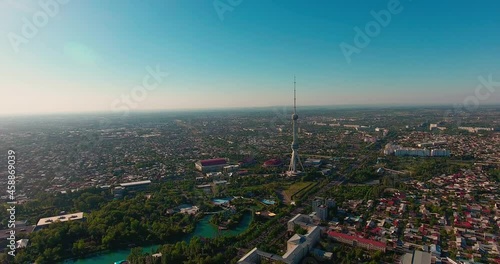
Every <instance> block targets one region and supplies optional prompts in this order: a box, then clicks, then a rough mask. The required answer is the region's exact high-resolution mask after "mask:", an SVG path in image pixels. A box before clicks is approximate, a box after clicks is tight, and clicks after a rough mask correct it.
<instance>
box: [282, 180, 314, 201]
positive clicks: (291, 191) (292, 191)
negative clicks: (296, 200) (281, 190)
mask: <svg viewBox="0 0 500 264" xmlns="http://www.w3.org/2000/svg"><path fill="white" fill-rule="evenodd" d="M311 184H313V182H296V183H294V184H292V185H290V186H288V189H286V190H285V194H286V195H287V196H288V197H289V198H291V197H292V195H293V194H295V193H297V192H298V191H300V190H302V189H304V188H307V187H308V186H309V185H311Z"/></svg>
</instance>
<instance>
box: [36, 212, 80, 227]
mask: <svg viewBox="0 0 500 264" xmlns="http://www.w3.org/2000/svg"><path fill="white" fill-rule="evenodd" d="M81 219H83V212H79V213H73V214H65V215H58V216H52V217H45V218H40V220H38V223H37V224H36V225H37V226H45V225H50V224H53V223H55V222H66V221H73V220H81Z"/></svg>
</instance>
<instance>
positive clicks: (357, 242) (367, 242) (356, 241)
mask: <svg viewBox="0 0 500 264" xmlns="http://www.w3.org/2000/svg"><path fill="white" fill-rule="evenodd" d="M328 236H329V237H331V238H332V239H333V240H335V241H338V242H341V243H345V244H349V245H351V246H353V247H362V248H365V249H368V250H380V251H382V252H385V250H386V248H387V245H386V244H385V243H383V242H380V241H375V240H371V239H366V238H362V237H356V236H351V235H348V234H343V233H338V232H334V231H329V232H328Z"/></svg>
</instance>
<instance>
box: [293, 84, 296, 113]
mask: <svg viewBox="0 0 500 264" xmlns="http://www.w3.org/2000/svg"><path fill="white" fill-rule="evenodd" d="M296 85H297V82H296V81H295V75H294V76H293V113H294V114H295V113H297V112H296V110H297V96H296V95H295V93H296V92H295V90H296Z"/></svg>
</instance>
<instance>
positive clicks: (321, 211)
mask: <svg viewBox="0 0 500 264" xmlns="http://www.w3.org/2000/svg"><path fill="white" fill-rule="evenodd" d="M315 211H316V216H317V217H318V218H319V219H321V220H322V221H326V219H328V207H326V205H324V204H322V205H320V206H318V207H316V210H315Z"/></svg>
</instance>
